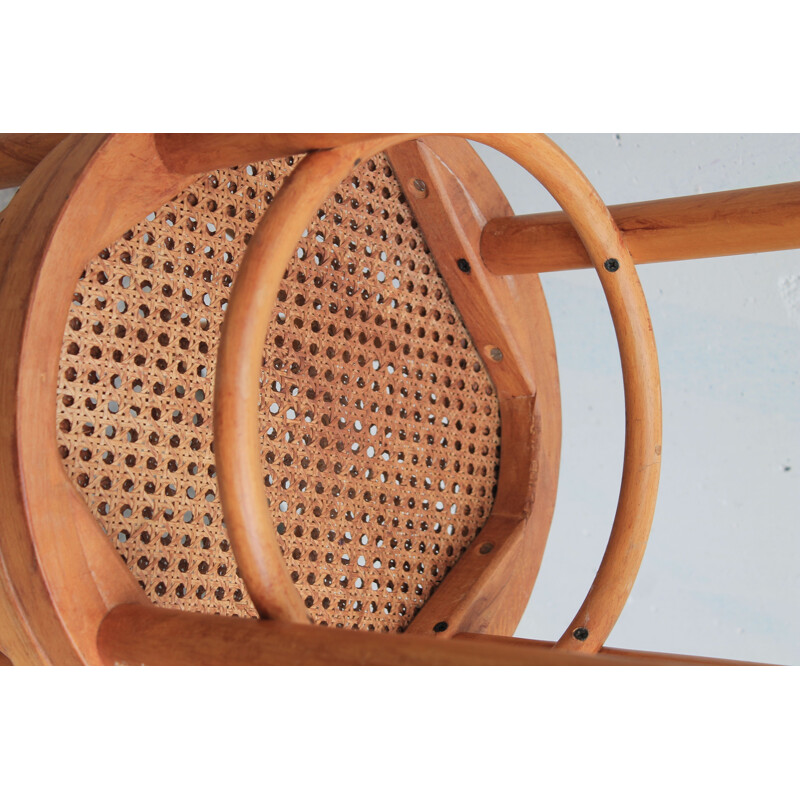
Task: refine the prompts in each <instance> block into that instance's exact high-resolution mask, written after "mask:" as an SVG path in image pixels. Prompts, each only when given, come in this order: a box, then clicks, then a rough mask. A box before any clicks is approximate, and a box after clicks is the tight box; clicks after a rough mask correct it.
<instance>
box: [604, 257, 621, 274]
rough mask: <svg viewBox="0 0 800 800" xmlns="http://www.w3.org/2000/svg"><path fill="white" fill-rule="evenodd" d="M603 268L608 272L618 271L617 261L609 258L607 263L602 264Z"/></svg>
mask: <svg viewBox="0 0 800 800" xmlns="http://www.w3.org/2000/svg"><path fill="white" fill-rule="evenodd" d="M603 266H604V267H605V268H606V269H607V270H608V271H609V272H616V271H617V270H618V269H619V261H617V259H616V258H609V259H608V261H606V263H605V264H603Z"/></svg>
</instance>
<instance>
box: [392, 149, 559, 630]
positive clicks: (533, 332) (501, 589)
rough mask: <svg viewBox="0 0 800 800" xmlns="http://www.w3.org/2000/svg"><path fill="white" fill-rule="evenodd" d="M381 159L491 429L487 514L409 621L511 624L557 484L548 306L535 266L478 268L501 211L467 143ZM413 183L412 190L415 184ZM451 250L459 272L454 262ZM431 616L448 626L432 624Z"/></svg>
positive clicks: (529, 581) (477, 626) (453, 626)
mask: <svg viewBox="0 0 800 800" xmlns="http://www.w3.org/2000/svg"><path fill="white" fill-rule="evenodd" d="M389 157H390V159H391V161H392V165H393V167H394V170H395V173H396V175H397V176H398V177H399V178H400V180H401V183H402V185H403V186H404V187H406V189H407V196H408V199H409V202H410V203H411V205H412V207H413V209H414V213H415V215H416V217H417V220H418V221H419V223H420V226H421V228H422V230H423V233H424V235H425V239H426V243H427V244H428V247H430V249H431V252H432V253H433V254H434V256H435V258H436V261H437V264H438V265H439V269H440V270H441V272H442V274H443V275H444V277H445V279H446V280H447V283H448V287H449V288H450V291H451V293H452V295H453V298H454V299H455V301H456V304H457V305H458V308H459V310H460V311H461V314H462V316H463V319H464V322H465V323H466V325H467V327H468V329H469V331H470V333H471V335H472V337H473V340H474V341H475V343H476V346H477V347H478V350H479V352H480V353H481V354H482V356H483V360H484V363H485V364H486V368H487V370H488V372H489V374H490V375H491V377H492V380H493V382H494V384H495V387H496V389H497V392H498V396H499V398H500V419H501V435H502V442H501V448H500V453H501V456H500V475H499V479H498V483H497V496H496V499H495V502H494V505H493V508H492V515H491V517H490V518H489V520H488V521H487V523H486V524H485V526H484V528H483V530H482V531H481V533H480V535H479V536H478V538H477V540H476V541H474V542H473V543H472V545H471V546H470V547H469V548H468V550H467V552H466V553H464V554H463V555H462V556H461V558H460V560H459V561H458V563H457V564H456V565H455V567H454V568H453V569H452V571H451V572H450V573H449V574H448V575H447V577H446V578H445V579H444V581H443V582H442V584H441V585H440V586H439V587H438V588H437V590H436V592H435V593H434V595H433V596H432V597H431V598H430V599H429V600H428V602H427V603H426V604H425V605H424V606H423V608H422V610H421V611H420V612H419V614H418V615H417V616H416V617H415V618H414V620H413V622H412V623H411V625H410V626H409V630H410V631H412V632H414V633H418V634H423V635H436V636H439V637H449V636H452V635H453V634H455V633H457V632H458V631H460V630H472V631H488V632H490V633H502V634H512V633H513V632H514V631H515V630H516V627H517V624H518V623H519V620H520V618H521V616H522V614H523V612H524V611H525V608H526V606H527V603H528V600H529V598H530V592H531V589H532V588H533V584H534V582H535V580H536V576H537V574H538V570H539V566H540V564H541V559H542V555H543V552H544V546H545V543H546V541H547V534H548V531H549V528H550V522H551V519H552V514H553V508H554V506H555V496H556V488H557V484H558V466H559V456H560V447H561V408H560V397H559V388H558V367H557V365H556V354H555V342H554V340H553V331H552V327H551V324H550V316H549V313H548V311H547V305H546V303H545V301H544V295H543V293H542V289H541V283H540V281H539V280H538V278H536V276H526V277H522V278H501V277H498V276H494V275H491V274H490V273H488V272H487V271H486V269H485V268H484V266H483V262H482V260H481V258H480V254H479V240H480V233H481V230H482V229H483V226H484V224H485V220H486V219H488V218H490V217H492V216H494V215H497V214H501V213H502V214H511V213H512V210H511V207H510V206H509V204H508V201H507V200H506V198H505V196H504V195H503V193H502V192H501V191H500V188H499V187H498V185H497V183H496V181H495V180H494V178H493V177H492V175H491V173H490V172H489V170H488V168H487V167H486V166H485V165H484V163H483V161H481V160H480V158H479V157H478V156H477V154H476V153H475V151H474V150H473V149H472V147H471V146H470V145H469V143H468V142H466V141H465V140H463V139H458V138H452V137H444V136H442V137H431V138H429V139H423V140H421V141H419V142H406V143H404V144H401V145H398V146H396V147H394V148H392V150H391V151H390V152H389ZM418 181H422V182H423V183H424V184H425V187H426V191H425V192H424V193H422V192H419V191H415V185H416V182H418ZM462 258H463V259H465V260H466V261H467V263H468V264H469V267H470V268H469V272H464V271H462V269H460V268H459V267H458V261H459V259H462ZM531 278H535V280H531ZM497 351H499V354H500V358H499V360H498V359H496V358H493V357H492V353H495V356H496V355H497ZM442 622H445V623H447V626H448V627H447V628H446V629H445V630H444V631H439V632H437V628H440V627H441V623H442Z"/></svg>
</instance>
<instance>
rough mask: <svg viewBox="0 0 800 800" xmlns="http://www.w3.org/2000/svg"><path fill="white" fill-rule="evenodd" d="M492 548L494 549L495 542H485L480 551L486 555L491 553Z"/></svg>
mask: <svg viewBox="0 0 800 800" xmlns="http://www.w3.org/2000/svg"><path fill="white" fill-rule="evenodd" d="M492 550H494V542H484V543H483V544H482V545H481V549H480V550H479V551H478V552H479V553H480V554H481V555H484V556H485V555H486V554H487V553H491V552H492Z"/></svg>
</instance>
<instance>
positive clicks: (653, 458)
mask: <svg viewBox="0 0 800 800" xmlns="http://www.w3.org/2000/svg"><path fill="white" fill-rule="evenodd" d="M414 138H416V137H415V136H411V135H409V136H396V137H394V138H388V139H386V140H382V141H381V142H379V143H377V144H376V143H375V142H374V141H370V142H368V143H366V144H364V143H361V144H357V145H346V146H343V147H341V148H337V149H336V150H331V151H320V152H316V153H312V154H311V155H310V156H308V157H307V158H306V159H305V160H304V162H303V163H302V164H301V165H300V167H299V168H298V169H297V170H296V171H295V172H294V173H293V174H292V176H291V179H290V180H289V181H288V182H287V184H286V185H285V186H284V188H283V190H282V192H281V193H280V195H279V197H278V198H277V200H276V202H275V204H274V205H273V207H272V210H271V212H270V214H269V215H267V217H265V218H264V220H263V221H262V223H261V224H260V225H259V228H258V230H257V232H256V235H255V236H254V239H253V242H252V243H251V245H250V248H249V249H248V252H247V255H246V257H245V260H244V263H243V265H242V269H241V275H240V277H239V279H238V280H237V284H236V287H235V289H234V292H233V295H232V297H231V304H230V308H229V310H228V317H227V319H226V322H225V325H224V326H223V331H222V344H221V347H220V359H219V370H218V373H217V383H216V387H217V388H216V398H215V400H216V402H215V417H214V419H215V434H216V440H217V448H218V466H219V475H220V494H221V498H222V503H223V508H224V509H225V513H226V519H227V522H228V530H229V533H230V537H231V541H232V543H233V545H234V548H235V550H236V553H237V559H238V561H239V564H240V569H241V571H242V575H243V577H244V580H245V583H246V584H247V586H248V589H249V591H250V592H251V595H252V597H253V601H254V603H255V605H256V607H257V608H258V609H259V611H260V612H261V613H262V615H264V616H268V617H271V618H274V619H284V620H287V621H296V620H299V619H304V618H305V614H304V613H303V612H302V609H301V608H300V607H299V606H298V605H297V604H296V603H295V602H294V600H293V599H292V598H291V594H290V593H291V591H292V585H291V581H290V579H289V576H288V574H287V571H286V568H285V566H284V564H283V562H282V561H281V559H280V558H279V551H278V545H277V541H276V539H277V537H276V535H275V533H276V532H275V529H274V525H273V523H272V520H271V517H270V514H269V509H268V507H267V503H266V500H265V498H264V497H263V491H262V489H261V473H260V464H259V450H258V444H257V442H258V438H257V433H258V431H257V424H256V413H255V412H256V408H257V403H258V377H259V370H260V367H261V362H260V353H261V350H260V349H261V346H262V343H263V340H264V336H265V335H266V326H267V320H268V319H269V313H270V311H271V309H272V306H273V304H274V299H275V295H276V294H277V287H278V283H279V281H280V276H281V275H282V271H283V269H284V264H285V263H286V260H287V258H288V256H289V254H290V253H291V251H292V248H293V247H294V244H295V242H296V240H297V237H298V235H299V234H300V232H301V231H302V230H303V228H304V227H305V225H306V223H307V221H308V220H309V219H311V216H312V214H313V213H314V210H315V209H316V208H317V207H318V206H319V204H320V202H321V201H322V199H323V198H324V197H326V196H327V194H328V193H329V192H331V191H332V190H333V189H334V188H335V186H336V185H337V184H338V183H339V182H340V181H341V180H343V179H344V178H345V177H346V175H347V173H348V171H349V169H350V168H351V166H352V165H353V164H354V163H357V162H358V161H360V160H362V159H364V158H367V157H368V156H369V155H370V154H371V153H372V152H374V151H376V150H379V149H385V148H387V147H392V146H394V145H398V144H400V143H402V142H403V141H407V140H411V139H414ZM470 138H474V139H476V140H477V141H480V142H483V143H484V144H488V145H489V146H491V147H495V148H496V149H498V150H500V151H501V152H503V153H505V154H506V155H508V156H509V157H511V158H513V159H514V160H516V161H517V162H518V163H520V164H521V165H522V166H523V167H525V168H526V169H527V170H528V171H529V172H530V173H531V174H532V175H534V177H536V178H538V179H539V180H540V181H541V182H542V183H543V184H544V185H545V187H546V188H547V189H548V190H549V191H550V193H551V194H552V195H553V196H554V197H555V199H556V200H557V201H558V202H559V204H560V205H561V206H562V208H563V209H564V210H565V212H566V213H567V214H568V215H569V216H570V218H571V220H572V222H573V224H574V225H575V228H576V229H577V231H578V233H579V235H580V236H581V239H582V241H583V243H584V246H585V247H586V249H587V251H588V252H589V253H590V254H591V256H592V260H593V263H594V264H595V267H596V269H597V272H598V275H599V277H600V282H601V285H602V287H603V290H604V291H605V293H606V298H607V301H608V304H609V309H610V311H611V316H612V320H613V322H614V327H615V331H616V334H617V341H618V344H619V349H620V357H621V361H622V372H623V383H624V389H625V404H626V436H625V456H624V464H623V474H622V486H621V489H620V499H619V504H618V507H617V514H616V517H615V520H614V525H613V527H612V530H611V534H610V536H609V542H608V546H607V548H606V551H605V554H604V556H603V560H602V562H601V564H600V568H599V570H598V573H597V576H596V578H595V580H594V582H593V584H592V586H591V588H590V590H589V593H588V595H587V597H586V600H585V601H584V603H583V605H582V606H581V608H580V610H579V612H578V614H577V616H576V617H575V620H574V621H573V624H572V625H571V626H570V627H569V629H568V630H567V631H566V632H565V634H564V636H562V638H561V639H560V640H559V642H558V644H557V646H558V647H560V648H564V649H571V650H582V651H585V652H597V651H598V650H599V649H600V647H601V646H602V644H603V642H604V641H605V638H606V637H607V636H608V634H609V632H610V631H611V629H612V628H613V626H614V623H615V622H616V620H617V618H618V617H619V614H620V613H621V611H622V608H623V607H624V605H625V601H626V600H627V597H628V595H629V594H630V591H631V589H632V587H633V582H634V580H635V578H636V574H637V572H638V568H639V565H640V563H641V559H642V557H643V555H644V551H645V548H646V545H647V538H648V536H649V532H650V525H651V523H652V518H653V513H654V510H655V500H656V494H657V489H658V477H659V471H660V455H661V396H660V384H659V378H658V362H657V357H656V349H655V341H654V338H653V332H652V325H651V323H650V318H649V314H648V311H647V305H646V303H645V300H644V294H643V293H642V290H641V286H640V284H639V281H638V277H637V275H636V270H635V267H634V265H633V261H632V260H631V257H630V254H629V253H628V251H627V250H626V249H625V247H624V245H623V244H622V240H621V236H620V233H619V230H618V229H617V228H616V226H615V225H614V222H613V219H612V218H611V215H610V214H609V212H608V209H607V208H606V207H605V205H604V204H603V202H602V200H601V199H600V197H599V196H598V195H597V192H595V190H594V189H593V187H592V186H591V184H590V183H589V182H588V180H587V179H586V178H585V176H584V175H583V174H582V173H581V172H580V170H579V169H578V168H577V166H576V165H575V164H574V163H573V162H572V161H570V159H569V158H568V157H567V156H566V155H565V154H564V153H563V151H561V150H560V149H559V148H558V147H557V146H556V145H555V144H554V143H553V142H552V141H551V140H549V139H548V138H547V137H545V136H540V135H533V134H475V135H470ZM421 193H423V194H424V192H421ZM610 259H611V260H613V263H614V264H615V269H614V271H609V270H608V269H606V268H605V265H607V264H610V263H611V261H610ZM447 627H449V626H447ZM445 630H446V628H445ZM442 632H443V631H442Z"/></svg>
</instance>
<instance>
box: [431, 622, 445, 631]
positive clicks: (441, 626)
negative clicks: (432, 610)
mask: <svg viewBox="0 0 800 800" xmlns="http://www.w3.org/2000/svg"><path fill="white" fill-rule="evenodd" d="M446 630H447V623H446V622H437V623H436V624H435V625H434V626H433V632H434V633H441V632H442V631H446Z"/></svg>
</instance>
